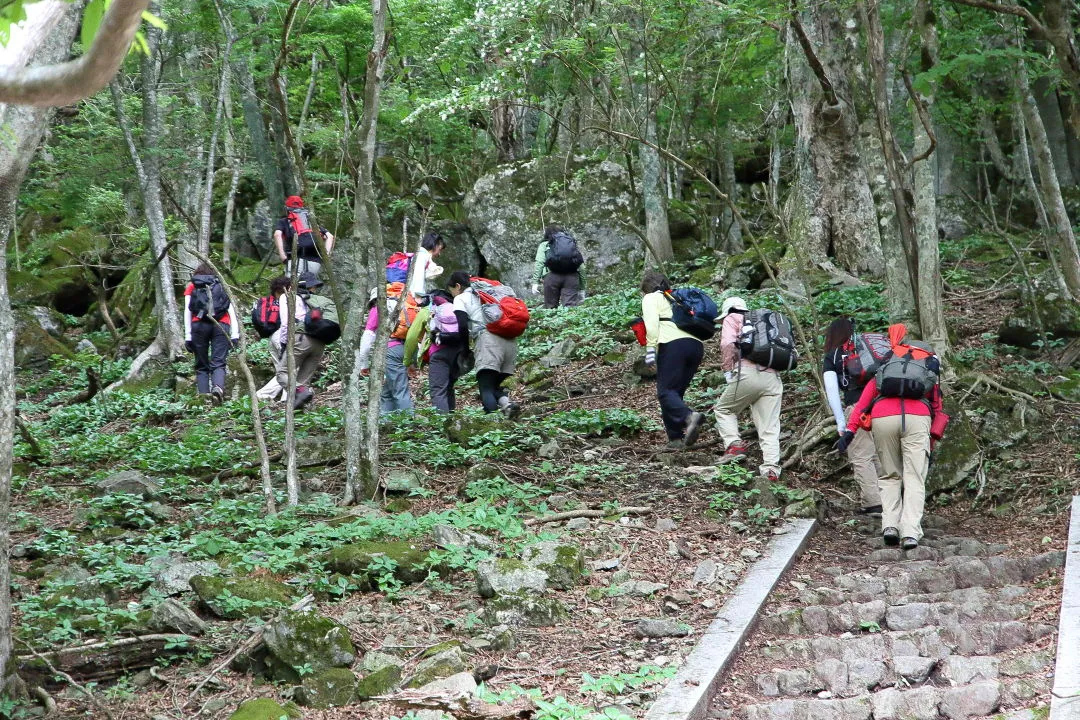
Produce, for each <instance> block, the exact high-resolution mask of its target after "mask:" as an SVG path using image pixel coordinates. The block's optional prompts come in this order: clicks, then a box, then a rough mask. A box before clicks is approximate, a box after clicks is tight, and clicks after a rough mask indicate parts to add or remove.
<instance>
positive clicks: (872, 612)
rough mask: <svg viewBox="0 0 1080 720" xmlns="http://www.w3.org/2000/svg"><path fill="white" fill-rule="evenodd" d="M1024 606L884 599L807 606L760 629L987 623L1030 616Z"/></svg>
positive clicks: (824, 631)
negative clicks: (901, 602)
mask: <svg viewBox="0 0 1080 720" xmlns="http://www.w3.org/2000/svg"><path fill="white" fill-rule="evenodd" d="M1029 612H1030V607H1029V606H1028V605H1026V604H1024V603H1003V602H981V601H977V600H971V601H968V602H964V603H952V602H909V603H907V604H904V605H886V603H885V601H884V600H874V601H871V602H866V603H851V602H844V603H840V604H839V605H807V606H806V607H804V608H790V609H786V610H781V611H780V612H777V613H774V614H772V615H767V616H766V617H765V618H763V619H762V621H761V627H762V629H764V630H765V631H767V632H771V633H774V634H776V635H828V634H840V633H845V632H851V633H854V632H859V631H862V630H868V631H871V632H876V631H878V630H883V629H889V630H915V629H917V628H921V627H927V626H944V627H947V626H950V625H955V624H958V623H963V624H965V625H966V624H970V623H980V622H985V621H1003V620H1019V619H1022V618H1025V617H1027V616H1028V614H1029Z"/></svg>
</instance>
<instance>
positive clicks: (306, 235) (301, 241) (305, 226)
mask: <svg viewBox="0 0 1080 720" xmlns="http://www.w3.org/2000/svg"><path fill="white" fill-rule="evenodd" d="M288 218H289V225H290V226H291V227H292V229H293V237H294V238H295V241H296V244H297V246H298V247H300V248H304V249H311V248H314V247H315V235H314V234H313V233H312V232H311V223H310V222H309V221H308V211H307V210H305V209H304V208H292V209H290V210H289V214H288Z"/></svg>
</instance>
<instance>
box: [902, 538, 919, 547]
mask: <svg viewBox="0 0 1080 720" xmlns="http://www.w3.org/2000/svg"><path fill="white" fill-rule="evenodd" d="M917 547H919V541H918V540H916V539H915V538H913V537H906V538H904V539H903V540H901V541H900V549H901V550H914V549H915V548H917Z"/></svg>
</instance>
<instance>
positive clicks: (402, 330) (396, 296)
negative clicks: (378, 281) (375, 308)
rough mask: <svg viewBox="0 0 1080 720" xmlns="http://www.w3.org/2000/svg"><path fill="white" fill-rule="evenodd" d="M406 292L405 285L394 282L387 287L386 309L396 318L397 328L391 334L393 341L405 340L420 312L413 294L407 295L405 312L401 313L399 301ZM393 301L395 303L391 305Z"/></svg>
mask: <svg viewBox="0 0 1080 720" xmlns="http://www.w3.org/2000/svg"><path fill="white" fill-rule="evenodd" d="M404 290H405V283H401V282H393V283H389V284H388V285H387V286H386V309H387V312H389V313H390V315H391V316H392V317H396V318H397V320H398V322H397V327H395V328H394V330H393V332H391V333H390V338H391V339H393V340H404V339H405V336H406V335H408V334H409V328H410V327H412V324H413V320H415V319H416V314H417V313H418V312H420V306H419V305H417V303H416V298H415V297H414V296H413V294H412V293H404V294H405V312H400V308H399V307H398V300H400V299H401V295H402V293H403V292H404ZM391 301H393V303H391Z"/></svg>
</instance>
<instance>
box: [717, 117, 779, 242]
mask: <svg viewBox="0 0 1080 720" xmlns="http://www.w3.org/2000/svg"><path fill="white" fill-rule="evenodd" d="M720 142H721V145H722V147H721V149H720V152H721V156H720V171H721V172H720V181H721V183H720V186H721V187H722V188H723V189H724V192H726V193H727V194H728V197H729V198H731V202H732V203H734V204H738V202H739V185H738V183H737V182H736V180H735V152H734V151H733V150H732V149H731V132H730V129H729V128H728V126H726V125H725V126H724V129H723V131H722V135H721V140H720ZM777 150H778V149H777ZM720 249H721V250H723V251H724V252H726V253H729V254H736V253H741V252H742V251H744V250H746V245H745V244H744V243H743V237H742V226H741V225H740V224H739V220H738V218H736V217H735V214H734V213H733V212H731V207H730V206H728V205H724V207H723V209H722V210H721V211H720Z"/></svg>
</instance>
